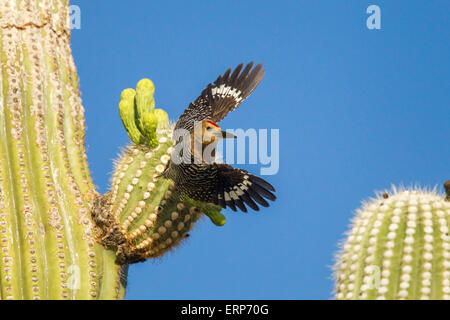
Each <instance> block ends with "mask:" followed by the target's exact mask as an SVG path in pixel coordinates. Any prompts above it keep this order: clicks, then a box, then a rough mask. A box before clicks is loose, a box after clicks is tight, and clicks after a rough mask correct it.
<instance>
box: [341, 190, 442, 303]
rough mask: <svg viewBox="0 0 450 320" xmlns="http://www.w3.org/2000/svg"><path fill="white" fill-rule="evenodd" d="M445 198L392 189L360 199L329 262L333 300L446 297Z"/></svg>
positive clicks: (415, 191)
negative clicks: (332, 264)
mask: <svg viewBox="0 0 450 320" xmlns="http://www.w3.org/2000/svg"><path fill="white" fill-rule="evenodd" d="M449 224H450V202H449V201H446V200H445V198H444V196H443V195H442V194H438V193H436V192H435V191H434V190H433V191H427V190H420V189H410V190H399V191H397V190H396V189H394V190H393V191H392V192H390V193H384V194H383V195H382V196H379V197H377V198H376V199H371V200H370V201H368V202H366V203H364V204H363V206H362V208H361V209H359V210H358V211H357V214H356V217H355V218H354V219H353V222H352V226H351V230H350V231H349V233H348V237H347V239H346V241H345V242H344V244H343V247H342V250H341V252H340V253H339V254H338V256H337V263H336V265H335V278H336V298H337V299H446V300H448V299H450V236H449Z"/></svg>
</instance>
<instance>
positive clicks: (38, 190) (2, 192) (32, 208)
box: [0, 0, 124, 299]
mask: <svg viewBox="0 0 450 320" xmlns="http://www.w3.org/2000/svg"><path fill="white" fill-rule="evenodd" d="M69 37H70V27H69V15H68V1H67V0H66V1H65V0H2V1H0V59H1V64H0V66H1V72H0V298H2V299H43V298H47V299H94V298H101V299H112V298H121V297H123V295H124V286H123V283H122V282H121V276H122V267H121V266H120V265H118V264H116V263H115V259H116V257H115V254H114V252H112V251H109V250H105V249H104V248H103V247H102V246H101V245H99V244H97V243H96V242H95V239H94V234H93V223H92V221H91V219H90V211H91V203H92V201H93V199H94V198H95V197H96V196H97V193H96V191H95V188H94V186H93V184H92V181H91V178H90V176H89V170H88V165H87V161H86V155H85V149H84V129H85V124H84V111H83V107H82V106H81V99H80V93H79V90H78V78H77V74H76V69H75V66H74V63H73V59H72V55H71V50H70V39H69Z"/></svg>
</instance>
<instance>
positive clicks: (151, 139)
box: [140, 113, 158, 148]
mask: <svg viewBox="0 0 450 320" xmlns="http://www.w3.org/2000/svg"><path fill="white" fill-rule="evenodd" d="M140 123H141V130H142V134H143V135H144V136H145V138H146V139H147V144H148V145H149V146H150V148H156V147H157V146H158V138H157V136H156V128H157V127H158V118H157V116H156V115H155V114H154V113H144V114H143V115H141V118H140Z"/></svg>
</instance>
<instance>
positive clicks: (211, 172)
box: [162, 62, 276, 212]
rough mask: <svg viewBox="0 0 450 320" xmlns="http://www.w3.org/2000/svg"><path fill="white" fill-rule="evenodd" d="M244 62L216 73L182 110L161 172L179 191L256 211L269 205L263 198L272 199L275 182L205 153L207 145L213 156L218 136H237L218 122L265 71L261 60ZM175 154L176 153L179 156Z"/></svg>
mask: <svg viewBox="0 0 450 320" xmlns="http://www.w3.org/2000/svg"><path fill="white" fill-rule="evenodd" d="M243 67H244V65H243V64H240V65H238V66H237V67H236V68H235V69H234V71H233V72H232V69H231V68H230V69H228V70H227V71H226V72H225V73H224V74H223V75H220V76H219V77H218V78H217V80H216V81H214V83H210V84H209V85H208V86H207V87H206V88H205V89H204V90H203V91H202V93H201V94H200V96H199V97H198V98H197V99H196V100H195V101H193V102H191V103H190V104H189V106H188V108H187V109H186V110H185V111H184V112H183V114H182V115H181V116H180V118H179V119H178V121H177V123H176V125H175V128H174V134H173V138H174V140H175V143H176V144H175V148H174V151H173V152H172V155H171V160H170V161H169V163H168V164H167V167H166V169H165V170H164V172H163V173H162V176H163V177H165V178H167V179H172V180H173V181H174V182H175V185H176V188H177V190H178V191H179V192H180V193H181V195H184V196H188V197H190V198H192V199H194V200H197V201H202V202H208V203H213V204H216V205H219V206H221V207H222V208H226V207H229V208H231V209H232V210H233V211H237V210H236V208H239V209H240V210H242V211H243V212H247V207H246V205H247V206H248V207H250V208H252V209H253V210H256V211H258V210H259V207H258V204H259V205H261V206H263V207H268V206H269V203H268V202H267V201H266V199H269V200H271V201H274V200H275V199H276V197H275V195H274V194H273V193H272V192H275V189H274V187H273V186H272V185H271V184H270V183H268V182H267V181H265V180H264V179H262V178H260V177H257V176H255V175H252V174H250V173H248V172H247V171H245V170H241V169H236V168H233V167H231V166H229V165H227V164H223V163H217V162H214V161H208V160H207V159H205V158H206V157H205V156H204V153H205V151H206V150H207V148H209V149H211V150H210V154H211V155H212V156H213V157H214V155H215V146H216V145H217V143H218V142H219V141H220V140H222V139H227V138H236V137H235V136H234V135H232V134H230V133H227V132H226V131H224V130H222V129H221V128H220V126H219V125H218V124H217V122H219V121H221V120H222V119H223V118H225V116H226V115H227V114H228V113H229V112H230V111H233V110H234V109H236V108H237V107H238V106H239V105H240V104H241V102H242V101H244V100H245V99H246V98H247V97H248V96H249V95H250V94H251V93H252V91H253V90H254V89H255V88H256V87H257V86H258V84H259V83H260V82H261V79H262V78H263V76H264V72H265V70H262V64H258V65H257V66H256V67H254V68H253V62H251V63H249V64H247V65H246V66H245V68H243ZM180 132H184V135H183V134H180ZM187 142H189V143H187ZM174 156H178V158H177V159H178V161H175V159H174Z"/></svg>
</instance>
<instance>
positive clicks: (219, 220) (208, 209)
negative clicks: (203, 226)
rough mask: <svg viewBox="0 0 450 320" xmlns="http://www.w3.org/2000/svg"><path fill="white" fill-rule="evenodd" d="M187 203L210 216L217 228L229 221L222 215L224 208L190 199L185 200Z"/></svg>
mask: <svg viewBox="0 0 450 320" xmlns="http://www.w3.org/2000/svg"><path fill="white" fill-rule="evenodd" d="M185 201H186V202H188V203H190V204H191V205H193V206H196V207H198V208H200V210H201V211H202V212H203V213H204V214H205V215H206V216H208V218H209V219H210V220H211V222H212V223H214V224H215V225H216V226H218V227H221V226H223V225H224V224H225V222H226V221H227V220H226V218H225V216H224V215H223V214H221V213H220V210H222V207H220V206H216V205H213V204H210V203H204V202H201V201H195V200H193V199H190V198H187V197H186V198H185Z"/></svg>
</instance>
